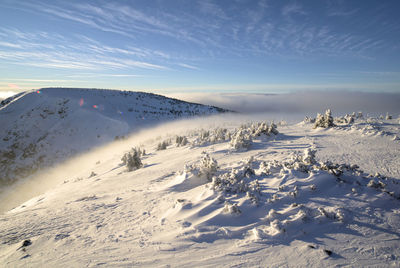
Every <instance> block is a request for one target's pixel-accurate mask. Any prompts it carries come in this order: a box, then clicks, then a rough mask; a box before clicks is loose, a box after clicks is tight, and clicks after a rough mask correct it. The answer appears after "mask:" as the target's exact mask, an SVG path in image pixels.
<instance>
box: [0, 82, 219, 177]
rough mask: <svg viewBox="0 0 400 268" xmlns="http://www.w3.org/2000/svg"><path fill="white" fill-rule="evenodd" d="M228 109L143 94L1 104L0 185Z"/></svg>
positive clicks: (45, 92) (48, 93) (50, 94)
mask: <svg viewBox="0 0 400 268" xmlns="http://www.w3.org/2000/svg"><path fill="white" fill-rule="evenodd" d="M224 111H226V110H223V109H219V108H216V107H211V106H205V105H200V104H194V103H188V102H184V101H180V100H177V99H171V98H167V97H164V96H160V95H155V94H151V93H143V92H130V91H115V90H99V89H73V88H44V89H40V90H36V91H30V92H24V93H20V94H17V95H15V96H13V97H10V98H8V99H6V100H3V101H2V102H1V106H0V125H1V129H0V174H1V175H0V184H1V183H3V184H4V183H10V182H12V181H14V180H15V179H16V178H19V177H25V176H27V175H29V174H31V173H32V172H34V171H36V170H38V169H41V168H43V167H48V166H50V165H52V164H54V163H57V162H60V161H63V160H65V159H67V158H68V157H71V156H73V155H77V154H79V153H83V152H86V151H88V150H90V149H92V148H94V147H96V146H99V145H102V144H105V143H108V142H110V141H112V140H114V139H119V138H123V137H124V136H125V135H127V134H129V133H131V132H132V131H138V130H140V129H142V128H145V127H148V126H151V125H154V124H157V123H161V122H166V121H168V120H172V119H177V118H186V117H191V116H202V115H210V114H215V113H219V112H224Z"/></svg>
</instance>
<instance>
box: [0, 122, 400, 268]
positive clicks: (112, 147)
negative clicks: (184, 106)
mask: <svg viewBox="0 0 400 268" xmlns="http://www.w3.org/2000/svg"><path fill="white" fill-rule="evenodd" d="M228 118H229V117H227V116H221V117H219V116H218V117H213V119H212V120H210V119H209V118H207V119H203V120H201V119H196V120H185V121H182V122H174V123H169V124H166V125H163V126H159V127H156V128H152V129H149V130H145V131H143V132H142V133H140V134H137V135H134V136H132V137H126V138H123V139H118V141H115V142H114V143H112V144H109V145H108V146H106V147H104V148H99V149H98V150H96V151H94V152H91V153H90V154H88V155H87V156H85V155H82V156H81V157H79V158H77V159H76V160H75V161H74V160H73V159H72V160H71V161H70V162H69V163H66V164H65V165H62V166H60V167H58V168H57V169H56V171H57V172H53V173H52V172H49V174H45V173H43V174H42V175H41V176H40V177H38V178H36V179H33V180H32V182H33V183H35V182H36V183H38V182H41V181H42V180H43V179H45V177H46V176H48V177H51V178H52V179H53V180H56V181H58V184H56V185H53V186H52V187H51V188H47V189H43V191H42V192H40V193H38V194H37V195H36V196H34V197H33V198H31V199H29V200H27V201H25V202H24V203H22V202H20V203H19V204H16V205H15V206H14V208H13V209H11V210H8V211H7V212H6V213H4V214H3V215H0V263H4V264H5V266H12V267H23V266H41V265H42V266H43V264H45V266H52V267H56V266H66V267H82V266H99V265H104V266H108V267H110V266H118V267H120V266H140V267H160V266H168V265H170V266H173V267H204V266H209V267H232V266H237V267H249V266H250V267H281V266H289V267H296V266H300V267H334V266H350V267H352V266H356V267H365V266H377V267H381V266H384V267H386V266H393V267H397V266H399V263H400V242H399V241H400V240H399V238H400V232H399V229H398V226H400V209H399V207H400V200H399V198H400V181H399V178H400V169H399V165H398V164H399V162H400V155H399V154H398V152H399V151H400V143H399V142H398V141H396V140H392V139H391V138H390V137H389V136H385V135H363V134H362V133H361V132H360V131H359V130H355V129H352V127H354V126H357V127H359V126H360V127H361V126H362V125H363V124H364V125H369V124H374V126H375V127H376V128H379V129H380V131H385V133H389V132H390V133H391V135H399V133H400V125H399V122H398V121H397V119H385V118H384V119H379V118H378V119H376V118H375V119H371V118H369V117H366V118H361V117H360V118H354V121H353V122H350V121H346V122H345V121H342V122H339V120H335V118H334V123H335V126H333V127H329V128H321V127H317V128H314V123H311V122H309V123H306V122H302V123H299V124H289V125H284V124H280V125H278V126H276V125H275V124H272V123H266V122H259V123H255V122H254V121H253V120H252V119H250V120H249V121H250V122H245V123H243V122H239V121H233V122H228V121H229V120H228ZM231 119H232V118H231ZM238 133H239V134H238ZM239 137H245V138H246V140H251V143H250V144H249V146H242V147H240V148H236V147H235V146H232V140H235V139H238V140H239V141H240V140H241V138H239ZM159 144H161V145H163V144H164V145H165V146H164V145H163V146H162V149H161V147H160V148H159ZM129 148H134V149H129ZM139 148H140V149H139ZM121 158H122V159H121ZM35 180H37V181H35ZM15 193H16V194H18V193H19V192H18V189H16V192H15ZM25 193H26V192H24V194H25ZM21 203H22V204H21Z"/></svg>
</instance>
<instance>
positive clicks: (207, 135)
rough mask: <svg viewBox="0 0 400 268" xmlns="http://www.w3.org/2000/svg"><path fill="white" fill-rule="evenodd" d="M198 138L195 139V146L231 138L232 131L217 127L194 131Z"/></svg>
mask: <svg viewBox="0 0 400 268" xmlns="http://www.w3.org/2000/svg"><path fill="white" fill-rule="evenodd" d="M193 136H196V137H197V138H196V139H195V140H194V141H193V143H192V145H193V146H204V145H210V144H215V143H219V142H224V141H228V140H230V138H231V133H230V132H229V131H228V130H227V129H226V128H216V129H212V130H207V131H206V130H203V129H201V130H199V131H197V132H196V133H193Z"/></svg>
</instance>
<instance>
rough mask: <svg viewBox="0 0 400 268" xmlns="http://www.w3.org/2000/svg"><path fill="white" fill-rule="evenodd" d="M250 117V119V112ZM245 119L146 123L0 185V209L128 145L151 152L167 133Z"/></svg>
mask: <svg viewBox="0 0 400 268" xmlns="http://www.w3.org/2000/svg"><path fill="white" fill-rule="evenodd" d="M261 117H262V116H260V118H261ZM251 118H253V119H254V117H253V116H252V117H251ZM248 120H250V117H249V116H247V115H238V114H221V115H215V116H209V117H202V118H192V119H186V120H178V121H173V122H169V123H165V124H159V125H157V126H153V127H148V128H147V129H144V130H141V131H138V132H136V133H133V134H132V135H131V136H129V137H127V138H126V139H124V140H119V141H114V142H111V143H109V144H107V145H105V146H102V147H99V148H95V149H93V150H92V151H90V152H87V153H85V154H81V155H78V156H75V157H73V158H71V159H69V160H67V161H65V162H63V163H62V164H59V165H56V166H55V167H52V168H47V169H43V170H41V171H39V172H37V173H35V174H33V175H31V176H29V177H27V178H24V179H19V180H17V181H16V183H14V184H13V185H11V186H4V185H3V186H1V185H0V213H4V212H5V211H8V210H10V209H12V208H15V207H16V206H18V205H21V204H22V203H24V202H26V201H27V200H29V199H31V198H33V197H35V196H38V195H40V194H43V193H45V192H46V191H48V190H49V189H52V188H54V187H55V186H57V185H59V184H63V183H64V181H67V180H69V181H71V180H72V181H73V180H74V179H76V178H78V177H80V178H83V179H87V178H88V176H89V175H90V173H91V171H93V170H95V169H96V166H97V164H96V163H97V162H98V161H100V163H107V162H109V161H111V160H112V159H118V160H119V159H121V157H122V156H123V154H124V153H125V152H127V151H128V150H130V148H132V147H136V146H140V147H142V148H145V149H146V151H147V152H151V151H154V150H155V147H156V145H157V143H158V142H159V141H162V140H163V139H166V138H167V137H174V135H179V134H184V133H187V132H188V131H191V130H195V129H201V128H215V127H218V126H225V127H227V128H230V127H236V126H238V125H240V124H241V123H243V122H246V121H248ZM119 163H120V162H119ZM115 167H117V165H116V166H114V168H115Z"/></svg>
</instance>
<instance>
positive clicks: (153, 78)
mask: <svg viewBox="0 0 400 268" xmlns="http://www.w3.org/2000/svg"><path fill="white" fill-rule="evenodd" d="M399 10H400V1H398V0H385V1H378V0H363V1H356V0H346V1H344V0H304V1H300V0H298V1H283V0H259V1H258V0H199V1H196V0H170V1H167V0H153V1H152V0H138V1H136V0H132V1H122V0H120V1H74V0H70V1H57V0H52V1H50V0H49V1H43V0H35V1H33V0H32V1H29V0H24V1H15V0H0V74H1V75H0V94H3V95H4V94H6V92H9V91H13V92H15V91H21V90H27V89H32V88H40V87H51V86H63V87H95V88H115V89H126V90H142V91H151V92H158V93H161V94H162V93H170V92H186V93H187V92H265V93H279V92H292V91H298V90H308V89H311V90H327V89H328V90H357V91H378V92H400V16H399V15H398V11H399ZM0 97H1V96H0Z"/></svg>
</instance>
